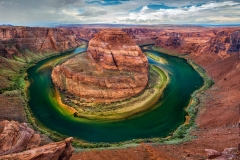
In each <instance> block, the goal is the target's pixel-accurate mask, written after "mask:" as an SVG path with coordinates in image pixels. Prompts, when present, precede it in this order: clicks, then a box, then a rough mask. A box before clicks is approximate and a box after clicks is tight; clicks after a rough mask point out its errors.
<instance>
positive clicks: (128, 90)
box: [52, 29, 148, 102]
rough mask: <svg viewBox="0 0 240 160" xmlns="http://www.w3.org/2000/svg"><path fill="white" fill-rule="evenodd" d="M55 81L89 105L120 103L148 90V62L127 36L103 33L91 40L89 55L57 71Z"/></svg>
mask: <svg viewBox="0 0 240 160" xmlns="http://www.w3.org/2000/svg"><path fill="white" fill-rule="evenodd" d="M52 79H53V82H54V84H55V85H56V86H58V87H59V88H60V89H61V90H63V91H67V92H68V93H71V94H73V95H75V96H79V97H80V98H82V99H84V101H87V102H114V101H120V100H123V99H126V98H129V97H132V96H134V95H137V94H138V93H140V92H141V91H142V90H143V89H144V88H145V87H146V85H147V83H148V61H147V58H146V56H145V55H144V54H143V53H142V51H141V49H140V48H139V47H138V46H137V45H136V43H135V42H134V41H133V40H132V39H131V38H130V37H129V36H128V35H127V33H125V32H123V31H122V30H117V29H114V30H103V31H100V32H99V33H98V34H97V35H96V36H95V37H94V38H93V39H92V40H90V42H89V45H88V52H87V54H82V55H80V56H76V57H75V58H72V59H70V60H69V61H67V62H65V63H64V64H62V65H60V66H57V67H55V68H54V69H53V72H52Z"/></svg>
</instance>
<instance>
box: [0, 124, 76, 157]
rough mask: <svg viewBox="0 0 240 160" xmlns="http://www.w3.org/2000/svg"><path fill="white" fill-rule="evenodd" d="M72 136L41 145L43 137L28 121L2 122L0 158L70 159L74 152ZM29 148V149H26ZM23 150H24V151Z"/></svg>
mask: <svg viewBox="0 0 240 160" xmlns="http://www.w3.org/2000/svg"><path fill="white" fill-rule="evenodd" d="M71 140H72V138H68V139H66V140H64V141H61V142H56V143H50V144H48V145H44V146H41V147H39V144H40V142H41V138H40V135H39V134H35V133H34V130H32V129H31V128H29V127H28V126H27V125H26V123H21V124H20V123H18V122H16V121H11V122H10V121H7V120H5V121H1V122H0V159H4V160H6V159H19V160H30V159H31V160H33V159H42V160H43V159H46V160H48V159H51V160H58V159H66V160H67V159H69V158H70V157H71V155H72V152H73V147H72V146H71ZM25 150H27V151H25ZM22 151H23V152H22Z"/></svg>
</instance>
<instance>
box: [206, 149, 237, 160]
mask: <svg viewBox="0 0 240 160" xmlns="http://www.w3.org/2000/svg"><path fill="white" fill-rule="evenodd" d="M205 152H206V154H207V156H208V159H215V160H229V159H231V160H238V158H239V155H238V151H237V149H236V148H225V149H224V151H223V152H221V153H220V152H218V151H216V150H213V149H205Z"/></svg>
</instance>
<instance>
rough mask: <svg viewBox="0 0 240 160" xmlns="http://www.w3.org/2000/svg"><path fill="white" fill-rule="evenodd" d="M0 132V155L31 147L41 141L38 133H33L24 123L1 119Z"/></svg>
mask: <svg viewBox="0 0 240 160" xmlns="http://www.w3.org/2000/svg"><path fill="white" fill-rule="evenodd" d="M0 132H1V134H0V139H1V140H0V155H5V154H10V153H16V152H21V151H23V150H26V149H31V148H34V147H36V146H38V145H39V144H40V142H41V138H40V135H39V134H34V130H33V129H31V128H29V127H28V126H27V124H26V123H21V124H19V123H18V122H15V121H11V122H9V121H6V120H5V121H1V122H0Z"/></svg>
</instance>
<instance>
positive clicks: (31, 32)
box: [0, 27, 81, 58]
mask: <svg viewBox="0 0 240 160" xmlns="http://www.w3.org/2000/svg"><path fill="white" fill-rule="evenodd" d="M0 39H1V41H0V55H1V56H2V57H5V58H10V57H12V55H21V54H24V53H23V52H24V51H26V50H29V51H30V52H34V53H35V54H37V53H47V52H64V51H67V50H69V49H73V48H76V47H77V46H79V45H81V41H80V40H79V39H78V38H77V37H76V35H75V34H74V32H73V31H72V30H71V29H68V28H38V27H36V28H33V27H8V28H5V27H0ZM22 56H24V55H22Z"/></svg>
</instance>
